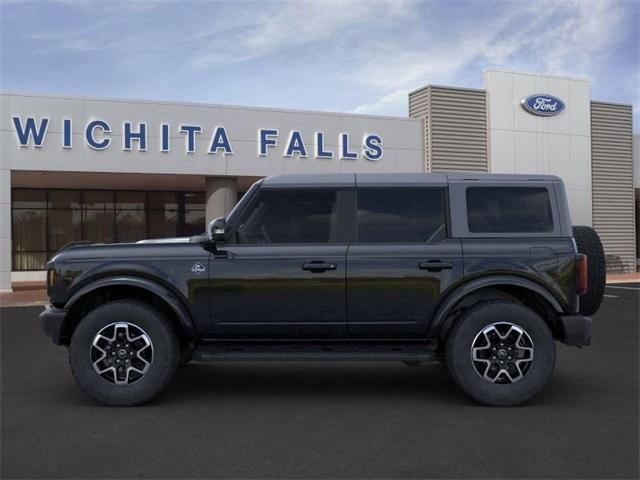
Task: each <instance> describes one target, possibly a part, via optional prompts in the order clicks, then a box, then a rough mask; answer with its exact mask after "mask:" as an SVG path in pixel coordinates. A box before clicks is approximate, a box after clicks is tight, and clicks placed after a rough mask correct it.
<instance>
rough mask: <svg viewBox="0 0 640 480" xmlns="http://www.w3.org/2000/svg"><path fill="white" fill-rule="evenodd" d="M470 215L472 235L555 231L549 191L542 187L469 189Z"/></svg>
mask: <svg viewBox="0 0 640 480" xmlns="http://www.w3.org/2000/svg"><path fill="white" fill-rule="evenodd" d="M467 214H468V216H469V219H468V222H469V231H470V232H472V233H538V232H551V231H553V215H552V214H551V202H550V201H549V192H548V191H547V189H546V188H543V187H469V188H467Z"/></svg>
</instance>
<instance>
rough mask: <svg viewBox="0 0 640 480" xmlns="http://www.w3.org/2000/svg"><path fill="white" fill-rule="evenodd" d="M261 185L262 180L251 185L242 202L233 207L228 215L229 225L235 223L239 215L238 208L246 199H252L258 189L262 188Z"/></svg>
mask: <svg viewBox="0 0 640 480" xmlns="http://www.w3.org/2000/svg"><path fill="white" fill-rule="evenodd" d="M261 183H262V179H260V180H258V181H257V182H256V183H254V184H253V185H251V186H250V187H249V190H247V192H246V193H245V194H244V195H243V196H242V198H241V199H240V201H239V202H238V203H236V204H235V205H234V206H233V208H232V209H231V211H230V212H229V214H228V215H227V224H231V222H232V221H233V217H234V215H236V214H237V213H238V206H239V205H240V204H241V203H243V202H244V201H245V199H249V198H251V197H252V196H253V194H254V193H255V191H256V190H257V189H258V187H259V186H260V184H261Z"/></svg>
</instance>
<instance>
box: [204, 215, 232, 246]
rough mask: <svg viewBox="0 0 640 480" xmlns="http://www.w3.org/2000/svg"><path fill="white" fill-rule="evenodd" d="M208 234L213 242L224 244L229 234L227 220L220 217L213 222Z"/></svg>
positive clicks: (210, 224)
mask: <svg viewBox="0 0 640 480" xmlns="http://www.w3.org/2000/svg"><path fill="white" fill-rule="evenodd" d="M207 234H208V236H209V241H211V242H224V241H225V239H226V234H227V219H226V218H224V217H218V218H214V219H213V220H211V222H210V223H209V230H208V231H207Z"/></svg>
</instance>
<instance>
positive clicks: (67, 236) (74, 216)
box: [48, 209, 82, 253]
mask: <svg viewBox="0 0 640 480" xmlns="http://www.w3.org/2000/svg"><path fill="white" fill-rule="evenodd" d="M81 221H82V216H81V211H80V210H79V209H70V210H63V209H55V210H49V232H48V233H49V245H48V247H49V252H52V253H55V252H57V251H58V250H60V249H61V248H62V247H64V246H65V245H66V244H67V243H69V242H72V241H74V240H81V239H82V233H81V232H82V228H81Z"/></svg>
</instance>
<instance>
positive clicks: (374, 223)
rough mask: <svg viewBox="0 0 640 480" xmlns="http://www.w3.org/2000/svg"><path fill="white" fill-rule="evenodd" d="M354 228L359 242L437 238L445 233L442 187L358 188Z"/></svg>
mask: <svg viewBox="0 0 640 480" xmlns="http://www.w3.org/2000/svg"><path fill="white" fill-rule="evenodd" d="M357 231H358V242H362V243H377V242H385V243H430V242H440V241H441V240H443V239H444V238H445V237H446V210H445V201H444V190H443V189H441V188H415V189H405V188H402V189H401V188H395V189H393V188H390V189H370V190H368V189H361V190H359V191H358V211H357Z"/></svg>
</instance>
